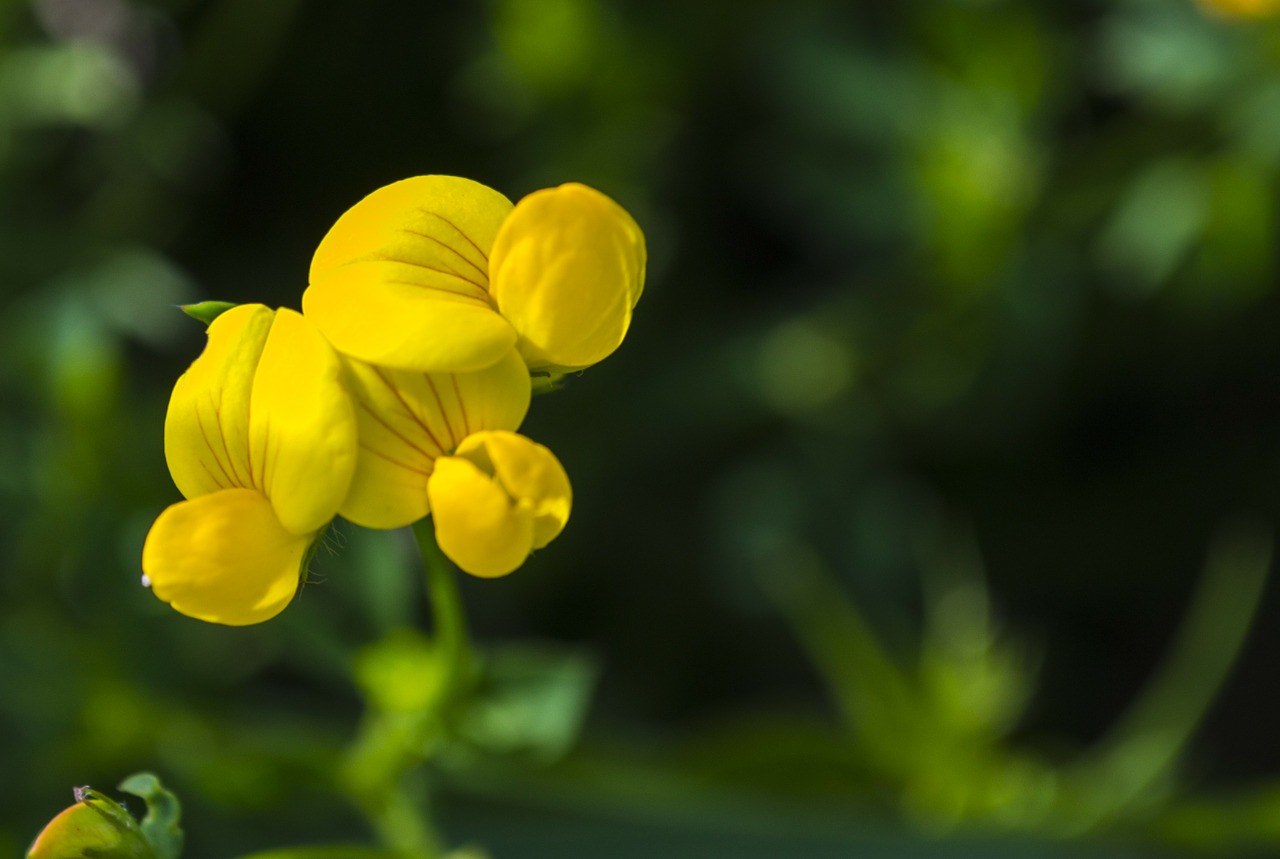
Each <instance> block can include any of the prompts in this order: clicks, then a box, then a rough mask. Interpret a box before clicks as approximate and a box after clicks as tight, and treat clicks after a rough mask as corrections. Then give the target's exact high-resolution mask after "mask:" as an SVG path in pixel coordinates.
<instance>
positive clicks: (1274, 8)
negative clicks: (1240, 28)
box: [1196, 0, 1280, 18]
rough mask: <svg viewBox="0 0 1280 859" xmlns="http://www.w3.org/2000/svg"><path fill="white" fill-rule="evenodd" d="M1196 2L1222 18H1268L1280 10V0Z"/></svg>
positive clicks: (1201, 0) (1207, 0) (1206, 0)
mask: <svg viewBox="0 0 1280 859" xmlns="http://www.w3.org/2000/svg"><path fill="white" fill-rule="evenodd" d="M1196 4H1197V5H1198V6H1199V7H1200V8H1201V9H1202V10H1203V11H1204V12H1206V13H1208V14H1210V15H1217V16H1218V17H1221V18H1266V17H1269V16H1271V15H1274V14H1276V13H1277V12H1280V0H1196Z"/></svg>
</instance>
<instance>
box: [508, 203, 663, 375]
mask: <svg viewBox="0 0 1280 859" xmlns="http://www.w3.org/2000/svg"><path fill="white" fill-rule="evenodd" d="M645 259H646V255H645V243H644V234H643V233H642V232H641V231H640V227H639V226H637V224H636V222H635V221H634V220H633V219H632V218H631V216H630V215H629V214H627V212H626V210H625V209H623V208H622V207H621V206H619V205H618V204H617V203H615V202H614V201H613V200H611V199H609V198H608V197H606V196H605V195H604V194H601V193H600V192H599V191H596V190H594V189H592V188H588V187H587V186H585V185H579V184H576V183H570V184H567V185H561V186H559V187H557V188H547V189H544V190H542V191H535V192H534V193H532V194H530V195H529V196H527V197H525V198H524V199H522V200H521V201H520V202H519V203H518V204H516V207H515V208H514V209H513V210H512V212H511V214H510V215H509V216H508V217H507V219H506V221H505V222H504V223H503V224H502V229H501V230H500V231H499V233H498V236H497V238H496V239H495V241H494V244H493V253H492V255H491V259H490V264H489V277H490V286H489V292H490V294H491V295H492V296H493V300H494V301H495V302H496V304H497V307H498V310H499V311H500V312H501V313H502V315H503V316H505V317H506V318H507V320H508V321H509V322H510V323H511V324H512V326H513V327H514V328H515V329H516V331H518V332H519V335H520V340H519V343H518V348H519V349H520V353H521V354H522V355H523V356H524V358H525V360H526V362H528V364H529V366H530V367H533V368H544V367H545V368H549V369H553V370H572V369H581V368H583V367H588V366H590V365H592V364H594V363H596V362H597V361H600V360H601V359H603V358H605V357H607V356H608V355H609V354H610V353H612V352H613V351H614V350H615V349H616V348H618V345H619V344H620V343H621V342H622V338H623V337H624V336H626V333H627V329H628V327H630V325H631V310H632V308H633V307H635V304H636V302H637V301H638V300H639V299H640V293H641V292H642V291H643V289H644V272H645Z"/></svg>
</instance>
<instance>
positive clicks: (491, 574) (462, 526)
mask: <svg viewBox="0 0 1280 859" xmlns="http://www.w3.org/2000/svg"><path fill="white" fill-rule="evenodd" d="M427 492H428V493H429V495H430V496H431V509H432V514H431V515H432V518H434V519H435V525H436V542H437V543H439V545H440V551H442V552H444V554H445V555H446V556H447V557H448V558H449V560H451V561H453V562H454V563H455V564H457V565H458V566H459V567H460V568H461V569H463V570H465V571H466V572H468V573H471V574H472V575H474V576H482V577H484V578H496V577H498V576H505V575H506V574H507V573H510V572H512V571H514V570H515V569H516V568H517V567H519V566H520V565H521V564H523V563H524V559H525V558H527V557H529V552H531V551H532V550H533V517H532V516H531V515H530V514H529V512H528V511H527V510H524V509H522V508H521V507H519V506H518V505H516V504H514V503H512V501H511V498H510V497H508V495H507V493H506V492H505V491H503V489H502V487H501V486H499V485H498V484H497V483H496V482H495V481H494V480H493V478H492V477H490V476H489V475H488V474H485V473H484V472H483V471H481V470H480V469H479V468H477V467H476V465H475V464H474V463H473V462H471V461H470V460H466V459H462V458H461V457H455V456H448V457H443V458H441V459H439V460H437V462H436V468H435V471H434V472H433V473H432V475H431V479H430V481H428V483H427Z"/></svg>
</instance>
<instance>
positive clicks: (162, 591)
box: [142, 489, 315, 626]
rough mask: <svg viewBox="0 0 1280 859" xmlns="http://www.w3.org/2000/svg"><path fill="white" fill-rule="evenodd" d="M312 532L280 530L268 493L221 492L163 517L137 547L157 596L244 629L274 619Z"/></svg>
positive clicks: (294, 583)
mask: <svg viewBox="0 0 1280 859" xmlns="http://www.w3.org/2000/svg"><path fill="white" fill-rule="evenodd" d="M314 537H315V534H304V535H296V534H291V533H289V532H288V531H286V530H285V529H284V528H283V527H281V525H280V522H279V520H278V519H276V516H275V512H274V511H273V510H272V508H271V502H270V501H268V500H267V498H266V496H264V495H262V494H261V493H259V492H255V491H254V490H252V489H226V490H222V491H219V492H214V493H213V494H211V495H203V496H201V497H199V498H195V499H193V500H190V501H181V502H179V503H177V504H174V505H172V506H171V507H169V508H168V509H166V510H165V511H164V512H163V513H161V514H160V516H159V518H158V519H156V521H155V524H154V525H152V526H151V531H150V533H148V534H147V540H146V543H145V544H144V545H143V547H142V570H143V572H144V573H145V574H146V576H147V578H148V579H149V580H150V582H151V590H152V592H154V593H155V595H156V596H157V597H159V598H160V599H162V600H164V601H165V602H167V603H169V604H170V605H171V606H173V607H174V608H175V609H177V610H178V611H180V612H182V613H183V614H185V615H188V616H190V617H194V618H198V619H200V620H205V621H209V622H211V623H224V624H228V625H230V626H244V625H246V624H251V623H261V622H262V621H264V620H268V619H270V618H272V617H275V616H276V615H277V614H279V613H280V612H281V611H282V610H283V609H284V607H285V606H287V605H288V604H289V601H290V600H292V599H293V595H294V593H295V592H296V591H297V589H298V582H299V579H300V577H301V574H302V562H303V559H304V558H305V557H306V553H307V549H308V548H309V546H310V543H311V541H312V539H313V538H314Z"/></svg>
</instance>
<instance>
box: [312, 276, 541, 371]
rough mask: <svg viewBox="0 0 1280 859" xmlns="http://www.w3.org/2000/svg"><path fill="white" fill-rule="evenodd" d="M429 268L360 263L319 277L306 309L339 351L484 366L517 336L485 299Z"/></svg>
mask: <svg viewBox="0 0 1280 859" xmlns="http://www.w3.org/2000/svg"><path fill="white" fill-rule="evenodd" d="M437 279H438V278H437V277H436V276H435V275H434V274H433V273H432V272H430V271H425V270H422V269H415V268H413V267H411V266H408V265H406V264H404V263H398V262H385V261H381V262H379V261H370V262H355V263H351V264H349V265H345V266H342V267H341V268H335V269H331V270H329V271H328V272H326V273H324V274H322V275H320V276H318V277H316V278H314V279H313V280H312V281H311V285H310V286H309V287H307V291H306V292H305V293H303V295H302V309H303V311H304V312H305V313H306V314H307V318H308V319H311V320H314V321H315V323H316V324H317V325H318V326H319V327H320V330H322V331H323V332H324V334H325V336H326V337H327V338H329V341H330V342H331V343H333V345H334V348H335V349H337V350H338V351H339V352H342V353H344V354H347V355H350V356H352V357H353V358H359V359H360V360H362V361H368V362H370V363H372V364H379V365H381V366H384V367H397V368H400V369H403V370H414V371H417V372H424V373H425V372H448V371H452V370H458V371H467V370H479V369H481V368H483V367H487V366H489V365H490V364H492V363H494V362H495V361H497V360H498V359H499V358H501V357H502V356H503V355H504V354H506V353H507V352H509V351H510V350H511V347H512V346H513V345H514V344H515V342H516V332H515V329H514V328H512V327H511V324H510V323H509V322H507V320H505V319H503V318H502V317H501V316H500V315H499V314H498V313H497V311H495V310H494V309H493V308H492V307H491V306H490V305H489V302H488V299H487V296H486V297H484V298H480V297H474V296H469V295H462V294H459V293H456V292H451V291H448V290H445V289H442V288H438V287H437V285H436V284H435V283H434V281H435V280H437Z"/></svg>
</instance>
